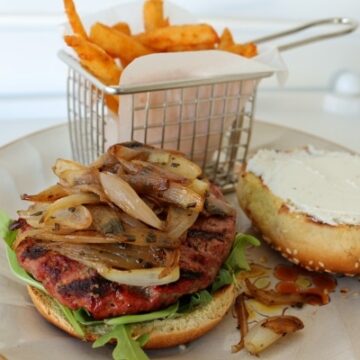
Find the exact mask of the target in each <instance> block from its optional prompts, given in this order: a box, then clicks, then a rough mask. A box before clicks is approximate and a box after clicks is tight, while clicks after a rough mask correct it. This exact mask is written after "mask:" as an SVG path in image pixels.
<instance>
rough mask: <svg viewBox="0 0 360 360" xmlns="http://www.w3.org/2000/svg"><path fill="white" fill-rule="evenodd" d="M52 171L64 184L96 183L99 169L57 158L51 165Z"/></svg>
mask: <svg viewBox="0 0 360 360" xmlns="http://www.w3.org/2000/svg"><path fill="white" fill-rule="evenodd" d="M53 170H54V173H55V174H56V175H57V176H58V177H59V179H60V182H61V184H62V185H64V186H75V185H84V184H98V183H99V171H98V170H97V169H96V168H91V167H87V166H84V165H81V164H79V163H77V162H75V161H70V160H63V159H58V160H57V161H56V163H55V166H54V167H53Z"/></svg>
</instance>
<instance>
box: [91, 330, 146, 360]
mask: <svg viewBox="0 0 360 360" xmlns="http://www.w3.org/2000/svg"><path fill="white" fill-rule="evenodd" d="M112 339H114V340H116V346H115V349H114V351H113V353H112V355H113V358H114V360H149V358H148V357H147V355H146V354H145V352H144V350H143V349H142V348H141V346H144V345H145V343H146V341H147V340H148V336H142V337H140V341H136V340H134V339H132V337H131V334H130V331H129V328H128V326H126V325H117V326H115V327H114V329H113V330H111V331H110V332H108V333H106V334H105V335H103V336H101V337H100V338H98V339H97V340H96V341H95V342H94V343H93V345H92V347H93V348H98V347H101V346H104V345H105V344H106V343H108V342H109V341H110V340H112Z"/></svg>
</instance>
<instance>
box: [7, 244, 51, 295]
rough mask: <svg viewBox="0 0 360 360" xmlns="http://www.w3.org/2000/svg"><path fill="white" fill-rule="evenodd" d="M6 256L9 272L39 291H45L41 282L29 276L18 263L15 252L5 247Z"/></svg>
mask: <svg viewBox="0 0 360 360" xmlns="http://www.w3.org/2000/svg"><path fill="white" fill-rule="evenodd" d="M6 256H7V259H8V262H9V265H10V269H11V272H12V273H13V274H14V275H15V276H16V277H17V278H18V279H20V280H22V281H24V282H25V283H26V284H28V285H31V286H33V287H35V288H37V289H39V290H41V291H45V288H44V286H43V284H42V283H41V282H39V281H37V280H35V279H34V278H33V277H31V276H30V275H29V274H28V273H27V272H26V271H25V270H24V269H23V268H22V267H21V266H20V265H19V263H18V261H17V258H16V254H15V252H14V251H13V250H12V249H11V248H10V247H8V246H7V247H6Z"/></svg>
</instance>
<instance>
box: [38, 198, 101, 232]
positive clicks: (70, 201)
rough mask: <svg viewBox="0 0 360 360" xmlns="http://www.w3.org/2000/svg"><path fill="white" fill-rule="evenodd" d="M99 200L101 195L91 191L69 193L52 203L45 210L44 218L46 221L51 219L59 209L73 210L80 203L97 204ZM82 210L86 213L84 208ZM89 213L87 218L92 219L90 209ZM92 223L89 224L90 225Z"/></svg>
mask: <svg viewBox="0 0 360 360" xmlns="http://www.w3.org/2000/svg"><path fill="white" fill-rule="evenodd" d="M99 201H100V199H99V197H98V196H97V195H95V194H91V193H78V194H72V195H68V196H65V197H63V198H61V199H58V200H56V201H55V202H53V203H52V204H50V205H49V206H48V208H47V209H46V211H45V212H44V214H43V218H42V220H43V221H44V222H45V223H46V222H47V221H49V219H51V217H56V216H55V213H57V212H59V210H64V209H68V211H70V212H72V209H74V208H76V207H77V206H79V205H83V204H95V203H98V202H99ZM69 209H70V210H69ZM82 211H83V213H85V210H84V209H82ZM86 211H87V210H86ZM87 213H88V216H87V218H90V219H91V215H90V213H89V212H88V211H87ZM79 219H80V218H79ZM90 219H89V221H90ZM91 220H92V219H91ZM90 224H91V221H90ZM90 224H89V225H88V226H90Z"/></svg>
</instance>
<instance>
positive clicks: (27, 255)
mask: <svg viewBox="0 0 360 360" xmlns="http://www.w3.org/2000/svg"><path fill="white" fill-rule="evenodd" d="M47 252H48V250H47V249H44V248H43V247H42V246H41V245H39V244H34V245H33V246H28V247H26V248H25V250H24V252H23V253H22V254H21V256H22V257H23V259H29V260H36V259H39V258H41V257H43V256H44V255H45V254H46V253H47Z"/></svg>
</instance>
